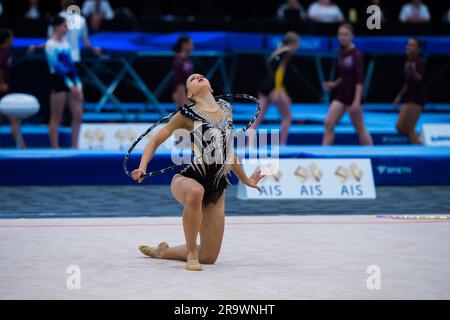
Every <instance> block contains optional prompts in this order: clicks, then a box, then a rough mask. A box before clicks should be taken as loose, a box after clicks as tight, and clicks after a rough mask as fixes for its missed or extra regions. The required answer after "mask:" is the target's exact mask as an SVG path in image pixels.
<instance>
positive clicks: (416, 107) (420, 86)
mask: <svg viewBox="0 0 450 320" xmlns="http://www.w3.org/2000/svg"><path fill="white" fill-rule="evenodd" d="M419 54H420V42H419V40H417V39H416V38H410V39H409V41H408V44H407V45H406V57H407V61H406V63H405V66H404V68H403V74H404V81H405V84H404V86H403V87H402V89H401V91H400V93H399V94H398V95H397V97H396V98H395V100H394V105H398V104H399V103H400V101H403V106H402V107H401V109H400V113H399V115H398V120H397V131H398V132H399V133H401V134H403V135H405V136H407V137H409V140H410V142H411V143H412V144H420V138H419V135H418V134H417V132H416V125H417V121H418V120H419V117H420V114H421V112H422V110H423V108H424V106H425V103H426V99H427V98H426V88H425V83H424V80H423V79H424V76H425V61H424V60H423V59H421V58H420V56H419Z"/></svg>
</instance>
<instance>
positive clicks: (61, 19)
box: [49, 16, 66, 27]
mask: <svg viewBox="0 0 450 320" xmlns="http://www.w3.org/2000/svg"><path fill="white" fill-rule="evenodd" d="M65 22H66V19H65V18H64V17H61V16H54V17H53V18H51V19H50V22H49V24H50V25H51V26H52V27H57V26H60V25H62V24H63V23H65Z"/></svg>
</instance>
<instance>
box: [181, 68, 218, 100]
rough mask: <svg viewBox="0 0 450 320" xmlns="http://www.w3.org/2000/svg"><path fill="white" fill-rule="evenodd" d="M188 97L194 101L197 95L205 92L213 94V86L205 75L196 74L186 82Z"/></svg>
mask: <svg viewBox="0 0 450 320" xmlns="http://www.w3.org/2000/svg"><path fill="white" fill-rule="evenodd" d="M186 90H187V97H188V98H189V99H191V100H192V99H194V97H195V96H196V95H198V94H199V93H201V92H203V91H209V92H212V89H211V84H210V83H209V81H208V79H206V78H205V77H204V76H203V75H201V74H198V73H194V74H191V75H190V76H189V78H188V79H187V80H186Z"/></svg>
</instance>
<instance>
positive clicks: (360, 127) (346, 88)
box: [322, 24, 373, 145]
mask: <svg viewBox="0 0 450 320" xmlns="http://www.w3.org/2000/svg"><path fill="white" fill-rule="evenodd" d="M338 38H339V44H340V53H339V60H338V72H339V77H338V79H337V80H335V81H329V82H325V83H324V84H323V87H324V89H325V90H333V89H335V90H336V95H335V98H334V99H333V101H332V103H331V106H330V109H329V110H328V115H327V118H326V120H325V134H324V137H323V142H322V144H323V145H331V144H333V141H334V128H335V126H336V124H337V123H338V122H339V120H340V118H341V117H342V116H343V115H344V113H345V111H347V112H348V113H349V115H350V118H351V119H352V123H353V126H354V127H355V130H356V132H357V133H358V136H359V143H360V144H362V145H372V144H373V142H372V137H371V136H370V134H369V132H368V131H367V129H366V126H365V125H364V120H363V109H362V106H361V103H362V90H363V82H364V59H363V56H362V54H361V52H360V51H359V50H358V48H356V47H355V45H354V44H353V27H352V26H351V25H350V24H343V25H341V26H340V27H339V31H338Z"/></svg>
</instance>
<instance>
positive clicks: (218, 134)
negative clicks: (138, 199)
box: [124, 74, 263, 271]
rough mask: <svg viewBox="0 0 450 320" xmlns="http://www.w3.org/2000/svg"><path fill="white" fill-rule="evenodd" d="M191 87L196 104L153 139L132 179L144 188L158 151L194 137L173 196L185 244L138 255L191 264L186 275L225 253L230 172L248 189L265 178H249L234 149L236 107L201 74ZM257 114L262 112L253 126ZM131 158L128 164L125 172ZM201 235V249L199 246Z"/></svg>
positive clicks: (190, 80)
mask: <svg viewBox="0 0 450 320" xmlns="http://www.w3.org/2000/svg"><path fill="white" fill-rule="evenodd" d="M186 88H187V97H188V98H189V100H191V101H192V102H193V104H191V105H185V106H183V107H182V108H181V109H180V110H179V111H178V112H174V115H173V117H172V118H171V119H170V121H169V122H168V123H167V124H166V125H165V126H163V127H162V128H161V129H160V130H159V131H158V132H157V133H156V134H155V135H154V136H152V138H150V139H149V141H148V143H147V145H146V147H145V149H144V152H143V154H142V157H141V161H140V165H139V168H138V169H135V170H133V172H132V173H131V176H132V178H133V179H134V180H136V181H138V182H139V183H141V182H142V181H143V179H144V177H145V175H146V170H147V165H148V163H149V161H150V160H151V158H152V157H153V155H154V153H155V150H156V149H157V148H158V146H159V145H160V144H161V143H163V142H164V141H165V140H166V139H167V138H168V137H169V136H170V135H171V134H172V133H174V131H175V130H177V129H185V130H187V131H188V132H189V136H190V140H191V141H190V142H191V143H190V145H191V147H192V149H193V151H194V159H192V160H191V162H189V163H188V164H186V165H185V166H184V168H183V169H182V170H181V171H180V172H179V173H177V174H175V176H174V177H173V179H172V183H171V190H172V195H173V197H174V198H175V200H177V201H178V202H179V203H181V204H182V205H183V206H184V209H183V228H184V235H185V239H186V244H182V245H179V246H176V247H169V245H168V244H167V243H166V242H162V243H160V244H159V245H158V246H157V247H149V246H145V245H143V246H140V247H139V250H140V251H141V252H142V253H143V254H145V255H147V256H150V257H152V258H156V259H170V260H182V261H187V264H186V269H187V270H193V271H200V270H202V265H201V264H202V263H203V264H213V263H215V261H216V259H217V257H218V255H219V252H220V248H221V244H222V237H223V232H224V219H225V214H224V211H225V190H226V187H227V185H228V184H229V183H230V182H229V178H228V175H229V172H230V170H232V171H233V172H234V173H235V175H236V176H237V177H238V178H239V180H240V181H241V182H242V183H243V184H245V185H247V186H249V187H252V188H256V189H258V190H259V187H258V185H257V183H258V182H259V180H260V179H261V178H263V175H262V174H261V171H256V172H255V173H254V174H253V175H252V176H251V177H247V176H246V174H245V172H244V171H243V169H242V167H241V165H240V164H239V161H238V158H237V156H236V154H235V153H234V150H233V149H234V134H233V130H234V124H233V120H232V108H231V105H230V104H229V103H228V102H227V101H225V100H223V99H219V100H216V98H215V97H214V96H213V95H212V89H211V85H210V83H209V81H208V80H207V79H206V78H205V77H204V76H202V75H200V74H193V75H191V76H189V78H188V79H187V81H186ZM257 115H258V112H257V114H256V115H255V117H254V118H253V120H252V121H254V120H255V118H256V117H257ZM252 121H251V122H250V124H249V126H250V125H251V123H252ZM132 148H133V146H132ZM132 148H130V150H132ZM129 152H131V151H129ZM128 156H129V154H127V156H126V158H125V162H124V167H125V171H126V172H127V170H126V160H127V159H128ZM199 234H200V245H197V236H198V235H199Z"/></svg>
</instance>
